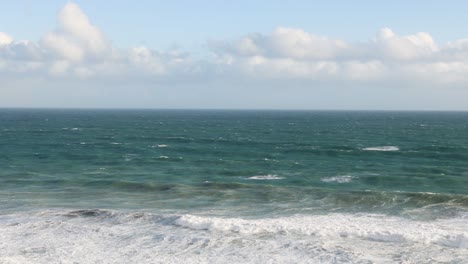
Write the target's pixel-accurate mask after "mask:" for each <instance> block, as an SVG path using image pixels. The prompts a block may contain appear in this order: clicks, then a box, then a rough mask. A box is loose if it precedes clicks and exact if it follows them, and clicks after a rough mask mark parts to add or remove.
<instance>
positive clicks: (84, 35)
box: [0, 2, 468, 83]
mask: <svg viewBox="0 0 468 264" xmlns="http://www.w3.org/2000/svg"><path fill="white" fill-rule="evenodd" d="M208 48H209V49H208V50H207V52H206V53H207V56H206V57H204V58H200V59H197V60H194V59H193V58H192V57H191V56H190V54H189V53H187V52H183V51H180V50H169V51H165V52H162V51H157V50H154V49H152V48H150V47H145V46H140V47H133V48H129V49H118V48H116V47H115V46H113V45H112V43H111V42H110V41H109V40H108V39H107V38H106V36H105V35H104V33H103V32H102V31H101V30H100V29H99V28H98V27H97V26H96V25H94V24H93V23H92V22H91V21H90V19H89V18H88V16H87V15H86V14H85V13H84V12H83V11H82V10H81V9H80V7H79V6H78V5H77V4H75V3H72V2H69V3H67V4H66V5H65V6H64V7H63V8H62V9H61V10H60V11H59V12H58V15H57V27H56V29H54V30H52V31H50V32H47V33H45V34H44V35H43V36H42V37H41V39H40V40H39V41H37V42H34V41H27V40H26V41H25V40H20V41H18V40H14V39H13V38H12V37H11V36H9V35H8V34H6V33H2V32H0V74H2V73H34V74H35V75H39V76H42V77H44V78H49V79H53V78H78V79H92V78H100V79H104V80H105V79H109V80H111V79H113V78H117V77H118V78H127V79H129V80H131V79H132V78H133V79H139V78H141V77H142V76H144V77H145V78H149V79H152V80H158V79H160V78H166V79H167V78H171V77H172V78H173V79H177V80H183V79H184V78H193V76H199V80H202V79H204V80H208V81H209V79H210V78H213V76H215V77H220V76H221V77H222V76H232V75H234V76H236V78H243V79H245V80H253V79H255V80H267V81H268V80H271V79H285V80H290V79H299V80H305V81H349V82H375V81H382V82H385V81H386V80H390V79H391V80H395V79H397V80H402V81H405V80H411V81H418V80H421V81H434V82H441V83H450V82H455V83H463V82H468V39H460V40H454V41H452V42H449V43H446V44H437V43H436V42H435V41H434V40H433V38H432V37H431V35H430V34H429V33H425V32H418V33H414V34H410V35H399V34H398V33H396V32H393V31H392V30H391V29H390V28H382V29H381V30H379V31H378V32H377V34H376V35H375V36H374V37H370V38H369V39H368V40H367V41H364V42H359V43H354V42H347V41H345V40H341V39H336V38H330V37H327V36H320V35H316V34H313V33H311V32H307V31H305V30H303V29H300V28H288V27H278V28H276V29H274V30H273V31H272V32H270V33H251V34H247V35H245V36H243V37H240V38H238V39H232V40H218V41H210V42H209V43H208ZM208 54H211V56H208Z"/></svg>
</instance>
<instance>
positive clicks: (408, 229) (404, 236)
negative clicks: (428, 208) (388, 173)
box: [0, 210, 468, 263]
mask: <svg viewBox="0 0 468 264" xmlns="http://www.w3.org/2000/svg"><path fill="white" fill-rule="evenodd" d="M466 220H467V219H466V218H453V219H445V220H437V221H429V222H428V221H414V220H408V219H404V218H400V217H391V216H386V215H378V214H326V215H294V216H286V217H276V218H260V219H243V218H221V217H211V216H201V215H192V214H182V215H178V214H154V213H148V212H118V211H107V210H81V211H57V210H56V211H53V210H49V211H42V212H23V213H16V214H5V215H1V216H0V252H2V254H0V263H98V262H99V263H367V262H375V263H394V262H445V261H449V260H450V261H452V262H451V263H462V261H464V260H466V259H467V258H468V222H467V221H466Z"/></svg>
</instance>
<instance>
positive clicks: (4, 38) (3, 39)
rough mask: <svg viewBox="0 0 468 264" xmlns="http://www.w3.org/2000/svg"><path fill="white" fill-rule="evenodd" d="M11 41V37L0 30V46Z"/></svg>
mask: <svg viewBox="0 0 468 264" xmlns="http://www.w3.org/2000/svg"><path fill="white" fill-rule="evenodd" d="M11 42H13V38H12V37H10V36H8V35H7V34H6V33H3V32H0V46H3V45H8V44H10V43H11Z"/></svg>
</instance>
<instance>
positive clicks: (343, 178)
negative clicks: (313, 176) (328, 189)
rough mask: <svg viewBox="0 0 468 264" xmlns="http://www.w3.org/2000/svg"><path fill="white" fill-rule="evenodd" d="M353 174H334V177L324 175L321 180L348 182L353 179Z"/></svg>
mask: <svg viewBox="0 0 468 264" xmlns="http://www.w3.org/2000/svg"><path fill="white" fill-rule="evenodd" d="M353 178H354V177H353V176H351V175H340V176H333V177H324V178H321V179H320V180H321V181H323V182H337V183H347V182H351V181H352V180H353Z"/></svg>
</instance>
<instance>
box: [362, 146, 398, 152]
mask: <svg viewBox="0 0 468 264" xmlns="http://www.w3.org/2000/svg"><path fill="white" fill-rule="evenodd" d="M362 150H369V151H399V150H400V148H399V147H397V146H378V147H368V148H363V149H362Z"/></svg>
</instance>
